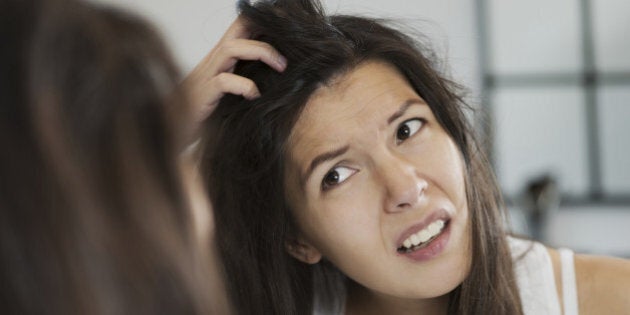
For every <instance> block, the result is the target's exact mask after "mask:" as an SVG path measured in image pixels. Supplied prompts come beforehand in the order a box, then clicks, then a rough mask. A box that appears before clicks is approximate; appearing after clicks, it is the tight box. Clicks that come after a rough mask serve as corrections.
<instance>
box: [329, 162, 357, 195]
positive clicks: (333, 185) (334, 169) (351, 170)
mask: <svg viewBox="0 0 630 315" xmlns="http://www.w3.org/2000/svg"><path fill="white" fill-rule="evenodd" d="M339 169H344V170H346V171H349V173H345V174H341V175H339V171H338V170H339ZM356 172H357V171H356V170H354V169H352V168H349V167H346V166H337V167H334V168H333V169H331V170H330V171H329V172H328V173H326V175H324V179H322V191H327V190H329V189H331V188H334V187H336V186H338V185H339V184H341V183H343V182H345V181H346V180H347V179H348V178H350V177H351V176H352V175H354V174H355V173H356ZM335 173H336V177H337V180H339V177H340V176H345V178H343V179H342V180H341V181H339V182H337V183H333V184H329V183H326V180H327V179H329V176H335V175H334V174H335ZM342 173H343V172H342Z"/></svg>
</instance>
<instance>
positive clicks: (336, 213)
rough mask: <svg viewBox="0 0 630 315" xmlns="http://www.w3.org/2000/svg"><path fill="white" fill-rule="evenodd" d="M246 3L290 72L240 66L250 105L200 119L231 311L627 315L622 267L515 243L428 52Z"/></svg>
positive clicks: (377, 31)
mask: <svg viewBox="0 0 630 315" xmlns="http://www.w3.org/2000/svg"><path fill="white" fill-rule="evenodd" d="M239 8H240V10H241V18H242V19H243V21H244V23H245V24H246V25H247V27H248V29H249V30H250V31H251V32H252V34H254V35H255V37H254V38H255V39H257V40H260V41H263V42H266V43H269V44H271V45H272V46H273V47H275V48H276V49H278V50H279V51H280V52H281V53H283V55H284V56H285V57H286V58H287V60H288V67H287V68H286V70H285V71H284V72H283V73H282V74H279V73H277V72H275V71H272V70H270V69H268V68H267V67H266V66H265V65H263V64H261V63H257V62H242V63H239V64H237V66H236V69H235V74H238V75H242V76H244V77H246V78H249V79H251V80H253V81H254V82H255V84H256V85H257V87H258V89H259V91H260V93H261V97H260V98H257V99H255V100H247V99H244V98H242V97H237V96H229V95H228V96H226V97H224V98H223V100H222V101H221V102H220V104H219V106H218V108H217V109H216V111H215V113H214V114H213V115H212V116H211V117H210V119H209V121H208V122H207V125H206V136H207V137H206V138H207V146H206V147H205V150H206V153H205V157H204V160H203V162H202V164H203V167H202V171H204V172H205V173H206V178H207V183H208V189H209V191H210V196H211V199H212V200H213V205H214V209H215V218H216V222H217V235H218V246H219V251H220V253H221V258H222V260H223V265H224V268H225V270H226V274H227V285H228V292H229V294H230V297H231V298H232V300H233V303H234V305H235V307H236V309H237V310H238V312H239V313H242V314H252V313H257V312H259V311H260V310H265V311H266V312H268V313H271V314H308V313H313V312H322V313H326V314H331V313H340V312H345V313H347V314H446V313H449V314H523V313H526V314H543V313H550V314H553V313H559V312H561V311H562V310H563V309H564V311H565V312H566V313H567V314H570V313H572V312H573V311H576V310H577V309H578V308H579V311H580V312H582V313H597V314H599V313H609V312H615V311H617V312H618V311H620V310H628V309H630V306H628V305H627V303H628V302H627V301H626V298H625V296H626V295H625V293H617V292H628V288H629V286H630V284H629V282H630V280H628V279H630V267H628V263H627V262H624V261H620V260H612V259H602V258H592V257H584V256H578V257H576V258H575V268H576V272H575V273H572V272H571V268H573V266H574V265H573V259H572V254H571V253H570V252H564V254H562V257H564V258H562V259H561V258H560V255H559V254H558V252H556V251H555V250H552V249H546V248H544V247H543V246H542V245H540V244H537V243H529V242H526V241H522V240H515V239H509V238H508V236H507V235H508V234H507V232H506V230H505V229H504V227H503V225H502V222H503V221H504V220H503V212H502V209H501V205H502V203H501V198H500V195H499V192H498V188H497V186H496V183H495V182H494V179H493V176H492V173H491V171H490V169H489V167H488V163H487V161H486V159H485V157H484V156H483V154H482V152H481V151H480V149H479V147H478V145H477V144H476V142H475V139H474V134H473V132H472V129H471V127H470V126H469V125H468V123H467V121H466V119H465V113H464V111H465V109H466V106H465V105H464V104H463V102H462V99H461V97H460V96H459V95H458V91H459V90H458V88H457V86H456V85H455V84H453V83H452V82H450V81H448V80H447V79H445V78H444V77H442V76H441V75H440V74H439V73H438V72H437V71H436V70H435V68H434V64H433V62H432V61H431V60H430V59H428V58H427V57H426V56H428V55H429V53H427V52H424V51H423V48H422V47H423V46H421V45H420V44H416V43H415V42H414V41H413V40H412V39H411V38H409V37H407V36H405V35H404V34H402V33H401V32H399V31H396V30H394V29H392V28H390V27H387V26H385V24H384V23H383V22H380V21H375V20H371V19H366V18H360V17H353V16H327V15H326V14H325V13H324V12H323V10H322V8H321V6H320V4H319V3H318V2H316V1H307V0H304V1H288V0H287V1H282V0H279V1H260V2H257V3H256V4H253V5H252V4H249V3H248V2H240V6H239ZM513 259H514V261H513ZM560 261H564V263H560ZM541 262H542V264H541ZM534 267H536V268H534ZM538 267H540V268H544V270H546V271H549V274H550V275H552V277H551V278H545V277H540V275H545V274H546V273H540V274H539V273H538V271H539V270H538ZM561 267H562V268H561ZM514 270H516V272H515V271H514ZM592 273H595V274H597V279H595V278H591V276H590V275H589V274H592ZM561 274H564V275H566V276H565V277H564V278H563V279H561V277H560V275H561ZM553 275H555V278H554V277H553ZM572 275H573V276H575V277H577V283H578V287H577V289H576V287H575V281H572V279H571V276H572ZM619 276H622V277H625V278H621V279H620V278H619ZM554 279H555V281H554ZM528 280H532V281H530V282H527V281H528ZM538 280H541V281H542V282H540V283H536V281H538ZM600 285H605V286H606V288H607V290H601V289H597V287H598V286H600ZM544 289H548V290H547V291H545V290H544ZM608 289H610V290H615V289H616V290H615V291H612V292H611V291H608ZM549 290H551V293H552V294H551V295H546V293H549ZM576 290H577V291H576ZM619 290H621V291H619ZM624 290H625V291H624ZM587 297H589V298H587ZM591 298H593V299H591ZM578 303H579V305H578Z"/></svg>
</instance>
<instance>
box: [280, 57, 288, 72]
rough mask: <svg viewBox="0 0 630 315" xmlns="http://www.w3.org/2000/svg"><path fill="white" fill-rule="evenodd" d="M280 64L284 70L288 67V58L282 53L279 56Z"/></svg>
mask: <svg viewBox="0 0 630 315" xmlns="http://www.w3.org/2000/svg"><path fill="white" fill-rule="evenodd" d="M278 65H279V66H280V68H282V70H284V69H285V68H286V67H287V58H285V57H284V56H282V55H280V56H278Z"/></svg>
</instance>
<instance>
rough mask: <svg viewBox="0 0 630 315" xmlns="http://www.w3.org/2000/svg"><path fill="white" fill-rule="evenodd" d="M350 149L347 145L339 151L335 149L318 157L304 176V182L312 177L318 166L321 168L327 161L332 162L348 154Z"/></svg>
mask: <svg viewBox="0 0 630 315" xmlns="http://www.w3.org/2000/svg"><path fill="white" fill-rule="evenodd" d="M348 149H350V146H349V145H345V146H343V147H341V148H339V149H335V150H332V151H328V152H324V153H322V154H320V155H318V156H316V157H315V158H314V159H313V160H312V161H311V164H310V165H309V167H308V170H306V176H304V181H306V180H307V179H308V178H309V177H311V174H312V173H313V171H314V170H315V168H317V166H319V165H320V164H322V163H324V162H326V161H330V160H332V159H334V158H336V157H338V156H340V155H342V154H344V153H346V152H347V151H348Z"/></svg>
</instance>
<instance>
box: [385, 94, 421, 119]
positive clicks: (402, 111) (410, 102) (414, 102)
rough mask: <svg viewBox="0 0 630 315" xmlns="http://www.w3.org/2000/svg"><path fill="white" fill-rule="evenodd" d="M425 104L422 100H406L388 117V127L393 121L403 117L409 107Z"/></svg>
mask: <svg viewBox="0 0 630 315" xmlns="http://www.w3.org/2000/svg"><path fill="white" fill-rule="evenodd" d="M426 104H427V103H425V102H424V101H423V100H421V99H417V98H412V99H408V100H406V101H405V102H403V103H402V104H401V105H400V108H399V109H398V110H397V111H396V112H395V113H393V114H392V115H391V116H389V118H387V124H388V125H389V124H391V123H392V122H394V120H396V119H398V118H400V117H401V116H402V115H404V114H405V112H407V109H409V107H410V106H411V105H426Z"/></svg>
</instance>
